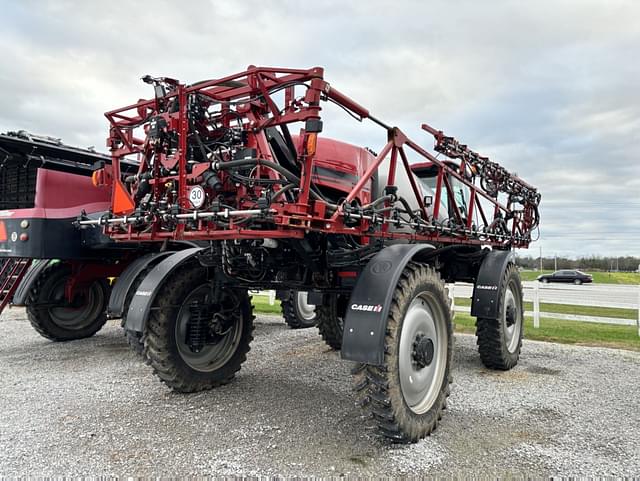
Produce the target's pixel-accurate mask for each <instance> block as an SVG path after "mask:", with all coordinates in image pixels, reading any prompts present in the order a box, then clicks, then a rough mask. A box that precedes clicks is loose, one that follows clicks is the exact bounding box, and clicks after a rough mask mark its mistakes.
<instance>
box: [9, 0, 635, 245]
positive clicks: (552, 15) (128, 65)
mask: <svg viewBox="0 0 640 481" xmlns="http://www.w3.org/2000/svg"><path fill="white" fill-rule="evenodd" d="M317 3H319V5H318V4H317ZM639 16H640V6H639V5H638V4H637V2H633V1H585V0H571V1H570V0H564V1H551V0H542V1H539V2H521V1H515V0H513V1H512V0H498V1H495V2H491V4H490V7H489V6H488V5H487V4H486V3H485V2H473V1H470V0H469V1H458V2H447V1H433V2H418V1H415V2H410V1H397V2H393V3H389V2H384V1H367V2H364V1H363V2H356V1H353V2H344V1H342V2H338V1H326V2H316V3H312V2H304V3H303V2H297V1H257V0H251V1H244V2H232V1H193V2H171V1H168V0H167V1H163V0H154V1H139V2H125V1H110V2H82V1H60V0H57V1H55V2H54V1H50V2H46V1H26V2H19V3H18V2H14V3H9V4H7V5H4V6H3V15H2V19H1V20H0V22H1V26H2V28H1V29H0V48H1V49H2V52H3V60H2V65H1V66H0V86H1V88H0V105H2V109H1V110H0V131H6V130H13V129H19V128H25V129H28V130H30V131H34V132H39V133H46V134H51V135H56V136H59V137H62V138H64V139H65V141H67V142H69V143H77V144H80V145H95V146H96V147H98V148H102V146H103V145H104V139H105V137H106V132H107V125H106V120H105V119H104V117H103V113H104V112H105V111H107V110H110V109H113V108H116V107H119V106H123V105H126V104H129V103H132V102H134V101H136V100H137V99H138V98H141V97H145V96H148V95H149V94H150V92H149V89H148V88H147V86H145V85H143V84H142V83H141V82H140V81H139V78H140V77H141V76H142V75H144V74H147V73H149V74H153V75H167V76H174V77H177V78H180V79H182V80H184V81H186V82H194V81H197V80H201V79H204V78H211V77H216V76H222V75H226V74H228V73H231V72H234V71H239V70H242V69H244V68H245V67H246V66H247V65H248V64H261V65H279V66H293V67H311V66H314V65H321V66H324V67H325V68H326V76H327V79H328V80H329V81H330V82H332V83H333V84H334V85H335V86H337V87H338V88H339V89H340V90H342V91H343V92H345V93H347V94H349V95H351V96H353V97H354V98H356V99H358V100H359V101H360V102H361V103H363V104H364V105H366V106H367V107H369V108H370V109H371V111H372V113H375V114H376V115H377V116H379V117H381V118H383V119H385V120H387V121H388V122H389V123H393V124H397V125H399V126H401V127H402V128H403V129H404V130H405V131H406V132H407V133H409V134H410V135H411V136H412V137H414V138H415V139H416V140H419V141H422V142H423V143H424V144H425V145H427V146H430V145H431V140H430V139H429V138H428V136H426V135H423V134H422V133H421V132H420V130H419V125H420V124H421V123H422V122H425V121H426V122H428V123H430V124H432V125H434V126H436V127H439V128H442V129H444V130H445V131H446V132H448V133H451V134H454V135H456V136H458V137H459V138H460V139H461V140H463V141H464V142H466V143H468V144H470V145H472V146H473V147H474V148H476V149H477V150H478V151H480V152H482V153H484V154H486V155H489V156H491V157H492V158H494V159H495V160H497V161H499V162H501V163H502V164H503V165H505V166H506V167H508V168H509V169H511V170H514V171H517V172H518V174H519V175H521V176H522V177H523V178H525V179H527V180H528V181H530V182H531V183H533V184H534V185H536V186H538V187H539V189H540V191H541V192H542V194H543V204H542V216H543V224H542V229H541V234H542V237H541V240H540V242H539V243H537V244H535V245H534V247H533V249H532V251H531V252H532V254H536V253H537V251H538V246H540V245H541V246H542V248H543V251H544V252H547V253H549V254H551V253H558V254H559V255H585V254H596V253H602V254H612V255H615V254H619V255H625V254H632V255H640V242H638V241H637V240H636V239H637V238H638V236H639V235H640V225H639V223H638V222H639V221H638V220H637V218H638V216H637V213H638V212H639V211H640V182H639V179H640V162H639V158H640V148H639V147H638V145H640V138H639V136H640V135H639V131H640V94H638V85H640V64H639V63H638V62H637V54H638V51H640V23H638V22H637V19H638V18H639ZM324 113H325V114H326V117H325V118H326V123H325V125H326V134H327V135H331V136H335V137H339V138H341V139H344V140H349V141H352V142H356V143H359V144H363V145H368V146H370V147H373V148H374V149H377V148H379V147H380V146H381V145H382V144H383V143H384V133H383V132H381V131H380V130H379V129H376V128H375V127H374V126H372V125H371V124H370V123H369V124H368V123H365V124H363V125H358V124H357V123H355V122H353V121H352V120H351V119H349V118H348V117H346V115H344V114H343V113H342V112H341V111H339V110H336V109H332V108H330V107H327V109H326V111H325V112H324Z"/></svg>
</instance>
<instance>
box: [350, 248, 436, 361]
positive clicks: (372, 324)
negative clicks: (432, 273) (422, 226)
mask: <svg viewBox="0 0 640 481" xmlns="http://www.w3.org/2000/svg"><path fill="white" fill-rule="evenodd" d="M433 249H435V248H434V247H433V246H432V245H430V244H394V245H390V246H388V247H385V248H384V249H382V250H381V251H380V252H378V253H377V254H376V255H375V257H374V258H373V259H371V260H370V261H369V263H368V264H367V266H366V267H365V268H364V269H363V270H362V272H361V273H360V275H359V276H358V281H357V282H356V286H355V288H354V289H353V292H352V293H351V297H350V299H349V304H348V306H347V312H346V314H345V318H344V335H343V337H342V350H341V355H342V358H343V359H348V360H350V361H357V362H364V363H367V364H374V365H380V364H382V363H383V362H384V337H385V333H386V330H387V318H388V317H389V309H390V308H391V299H392V297H393V291H394V289H395V286H396V285H397V284H398V280H399V279H400V275H401V274H402V271H403V270H404V268H405V267H406V265H407V264H408V263H409V261H411V260H412V259H414V258H416V259H420V258H421V257H423V256H424V254H425V253H426V251H432V250H433Z"/></svg>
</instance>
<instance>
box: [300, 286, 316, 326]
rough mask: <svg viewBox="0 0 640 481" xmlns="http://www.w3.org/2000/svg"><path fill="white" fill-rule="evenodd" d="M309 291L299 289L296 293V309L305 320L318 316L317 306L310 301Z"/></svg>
mask: <svg viewBox="0 0 640 481" xmlns="http://www.w3.org/2000/svg"><path fill="white" fill-rule="evenodd" d="M308 295H309V294H308V293H307V292H304V291H298V293H297V295H296V310H297V311H298V313H297V314H298V316H299V317H300V318H301V319H302V320H304V321H312V320H313V319H314V318H315V317H316V306H315V305H313V304H309V303H308Z"/></svg>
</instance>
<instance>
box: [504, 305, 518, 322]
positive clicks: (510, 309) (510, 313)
mask: <svg viewBox="0 0 640 481" xmlns="http://www.w3.org/2000/svg"><path fill="white" fill-rule="evenodd" d="M505 321H506V322H507V327H510V326H513V325H514V324H515V323H516V308H515V306H514V305H513V304H509V305H507V310H506V312H505Z"/></svg>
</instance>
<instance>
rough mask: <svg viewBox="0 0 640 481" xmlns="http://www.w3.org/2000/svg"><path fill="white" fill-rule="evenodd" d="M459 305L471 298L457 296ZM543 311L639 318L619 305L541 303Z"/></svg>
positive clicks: (528, 307) (529, 306) (467, 303)
mask: <svg viewBox="0 0 640 481" xmlns="http://www.w3.org/2000/svg"><path fill="white" fill-rule="evenodd" d="M456 305H457V306H470V305H471V299H468V298H466V297H456ZM524 309H525V311H533V303H532V302H525V303H524ZM540 311H541V312H552V313H554V314H576V315H580V316H592V317H615V318H618V319H637V318H638V311H637V310H636V309H619V308H617V307H595V306H572V305H570V304H547V303H545V302H541V303H540Z"/></svg>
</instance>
